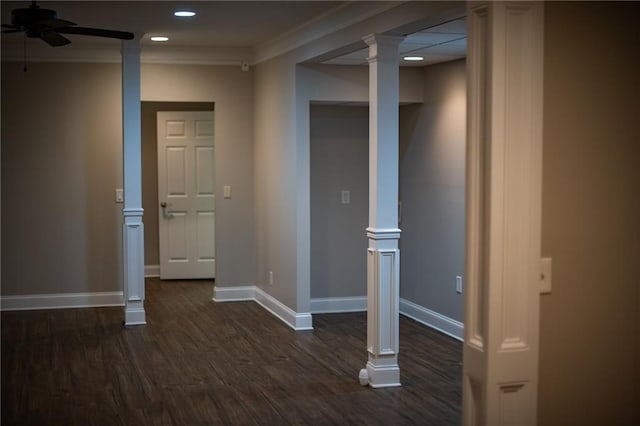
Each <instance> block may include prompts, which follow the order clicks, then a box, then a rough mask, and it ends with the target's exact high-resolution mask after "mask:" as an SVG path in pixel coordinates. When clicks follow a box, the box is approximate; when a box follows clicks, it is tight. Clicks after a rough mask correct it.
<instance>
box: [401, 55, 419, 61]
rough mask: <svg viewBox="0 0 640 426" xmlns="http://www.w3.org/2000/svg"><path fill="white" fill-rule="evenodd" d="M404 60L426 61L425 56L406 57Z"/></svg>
mask: <svg viewBox="0 0 640 426" xmlns="http://www.w3.org/2000/svg"><path fill="white" fill-rule="evenodd" d="M402 59H404V60H405V61H424V56H405V57H403V58H402Z"/></svg>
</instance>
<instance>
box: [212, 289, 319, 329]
mask: <svg viewBox="0 0 640 426" xmlns="http://www.w3.org/2000/svg"><path fill="white" fill-rule="evenodd" d="M213 300H214V301H216V302H238V301H250V300H252V301H254V302H256V303H257V304H259V305H260V306H262V307H263V308H264V309H266V310H267V311H269V312H270V313H271V314H272V315H274V316H275V317H277V318H279V319H280V320H281V321H282V322H284V323H285V324H287V325H288V326H289V327H291V328H293V329H294V330H296V331H301V330H313V322H312V318H311V313H310V312H309V313H297V312H295V311H294V310H292V309H291V308H289V307H288V306H286V305H284V304H282V302H280V301H279V300H278V299H276V298H275V297H273V296H271V295H270V294H268V293H265V292H264V291H263V290H262V289H261V288H259V287H256V286H242V287H218V286H215V287H214V289H213Z"/></svg>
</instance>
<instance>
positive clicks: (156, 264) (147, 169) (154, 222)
mask: <svg viewBox="0 0 640 426" xmlns="http://www.w3.org/2000/svg"><path fill="white" fill-rule="evenodd" d="M160 111H210V112H212V113H214V111H215V104H214V103H213V102H156V101H143V102H142V103H141V112H142V116H141V121H142V208H143V209H144V223H145V233H144V260H145V262H144V263H145V268H144V269H145V277H159V276H160V234H159V215H160V209H161V207H160V200H159V198H158V147H157V141H158V129H157V113H158V112H160ZM212 239H213V236H212Z"/></svg>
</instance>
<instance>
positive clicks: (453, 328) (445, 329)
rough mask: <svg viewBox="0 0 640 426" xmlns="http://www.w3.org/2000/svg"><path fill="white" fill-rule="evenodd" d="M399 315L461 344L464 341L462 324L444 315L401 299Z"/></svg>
mask: <svg viewBox="0 0 640 426" xmlns="http://www.w3.org/2000/svg"><path fill="white" fill-rule="evenodd" d="M400 314H402V315H404V316H405V317H408V318H411V319H412V320H415V321H418V322H419V323H421V324H424V325H426V326H429V327H431V328H433V329H435V330H438V331H440V332H441V333H444V334H446V335H448V336H451V337H453V338H454V339H457V340H459V341H461V342H463V341H464V324H463V323H461V322H460V321H456V320H454V319H452V318H449V317H447V316H446V315H442V314H440V313H438V312H436V311H432V310H431V309H429V308H425V307H424V306H420V305H417V304H415V303H413V302H410V301H408V300H407V299H402V298H401V299H400Z"/></svg>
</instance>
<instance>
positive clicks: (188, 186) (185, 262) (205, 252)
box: [157, 111, 215, 279]
mask: <svg viewBox="0 0 640 426" xmlns="http://www.w3.org/2000/svg"><path fill="white" fill-rule="evenodd" d="M157 122H158V201H159V203H160V206H159V209H158V210H159V238H160V278H161V279H191V278H213V277H214V275H215V243H214V240H215V226H214V224H215V181H214V165H213V163H214V162H213V159H214V146H213V124H214V123H213V111H171V112H158V116H157Z"/></svg>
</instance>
